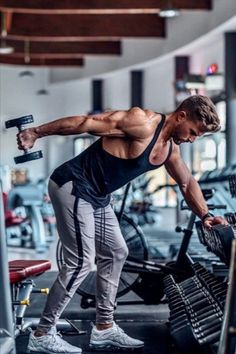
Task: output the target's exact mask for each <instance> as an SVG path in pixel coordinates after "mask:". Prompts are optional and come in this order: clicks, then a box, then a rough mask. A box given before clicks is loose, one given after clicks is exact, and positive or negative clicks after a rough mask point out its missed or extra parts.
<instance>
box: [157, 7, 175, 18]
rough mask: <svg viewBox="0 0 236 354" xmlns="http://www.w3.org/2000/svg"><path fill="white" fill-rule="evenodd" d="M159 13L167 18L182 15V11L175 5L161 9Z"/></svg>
mask: <svg viewBox="0 0 236 354" xmlns="http://www.w3.org/2000/svg"><path fill="white" fill-rule="evenodd" d="M158 15H159V16H160V17H166V18H171V17H177V16H179V15H180V11H179V10H178V9H175V8H174V7H165V8H163V9H161V10H160V12H159V14H158Z"/></svg>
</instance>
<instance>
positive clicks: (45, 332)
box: [34, 329, 47, 337]
mask: <svg viewBox="0 0 236 354" xmlns="http://www.w3.org/2000/svg"><path fill="white" fill-rule="evenodd" d="M46 334H47V331H44V330H42V329H36V331H35V332H34V336H35V337H42V336H45V335H46Z"/></svg>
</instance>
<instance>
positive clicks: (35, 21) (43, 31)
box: [8, 13, 165, 41]
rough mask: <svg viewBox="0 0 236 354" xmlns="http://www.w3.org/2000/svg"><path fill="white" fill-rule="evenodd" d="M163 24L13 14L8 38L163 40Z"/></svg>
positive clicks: (134, 18) (136, 18) (132, 18)
mask: <svg viewBox="0 0 236 354" xmlns="http://www.w3.org/2000/svg"><path fill="white" fill-rule="evenodd" d="M164 36H165V20H164V19H162V18H160V17H158V16H157V15H146V14H144V15H143V14H140V15H53V16H50V15H39V14H33V15H30V14H18V13H17V14H15V13H14V14H13V16H12V25H11V28H10V30H9V32H8V38H11V39H25V38H31V39H32V40H41V41H43V40H45V39H46V40H63V41H66V40H70V41H73V40H75V41H76V40H84V39H86V40H87V39H89V38H90V40H91V39H97V40H99V39H100V40H109V39H112V40H115V39H116V40H118V39H120V38H123V37H125V38H127V37H130V38H133V37H156V38H157V37H164Z"/></svg>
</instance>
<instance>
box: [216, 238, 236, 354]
mask: <svg viewBox="0 0 236 354" xmlns="http://www.w3.org/2000/svg"><path fill="white" fill-rule="evenodd" d="M235 294H236V239H235V240H233V242H232V252H231V260H230V268H229V285H228V291H227V296H226V303H225V311H224V321H223V325H222V330H221V336H220V344H219V349H218V354H235V353H236V315H235V314H236V299H235Z"/></svg>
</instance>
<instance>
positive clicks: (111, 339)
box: [89, 322, 144, 350]
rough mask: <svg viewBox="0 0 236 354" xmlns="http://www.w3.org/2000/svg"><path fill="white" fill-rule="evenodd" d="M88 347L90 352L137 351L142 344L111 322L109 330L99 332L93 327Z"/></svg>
mask: <svg viewBox="0 0 236 354" xmlns="http://www.w3.org/2000/svg"><path fill="white" fill-rule="evenodd" d="M89 346H90V348H91V349H92V350H108V349H110V350H117V349H139V348H143V346H144V343H143V342H142V341H141V340H138V339H134V338H131V337H129V336H128V335H127V334H125V332H124V331H123V329H121V328H120V327H119V326H118V325H117V324H116V323H115V322H113V326H112V327H111V328H108V329H105V330H101V331H99V330H97V328H96V326H93V329H92V333H91V338H90V344H89Z"/></svg>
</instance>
